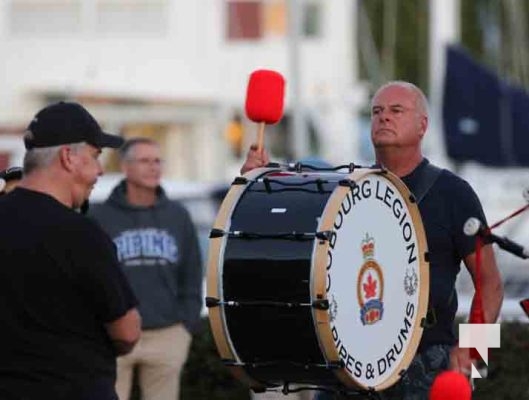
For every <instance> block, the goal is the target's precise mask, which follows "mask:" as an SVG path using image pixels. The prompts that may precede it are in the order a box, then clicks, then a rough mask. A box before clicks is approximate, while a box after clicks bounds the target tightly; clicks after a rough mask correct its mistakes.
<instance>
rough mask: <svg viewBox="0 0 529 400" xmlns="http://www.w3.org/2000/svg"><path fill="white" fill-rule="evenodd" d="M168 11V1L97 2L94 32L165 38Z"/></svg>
mask: <svg viewBox="0 0 529 400" xmlns="http://www.w3.org/2000/svg"><path fill="white" fill-rule="evenodd" d="M168 11H169V10H168V4H167V1H166V0H98V1H97V8H96V28H95V30H96V32H97V33H98V34H100V35H103V36H114V35H126V36H132V35H135V34H138V35H141V36H149V35H151V36H163V35H165V34H166V33H167V32H168V28H169V20H168Z"/></svg>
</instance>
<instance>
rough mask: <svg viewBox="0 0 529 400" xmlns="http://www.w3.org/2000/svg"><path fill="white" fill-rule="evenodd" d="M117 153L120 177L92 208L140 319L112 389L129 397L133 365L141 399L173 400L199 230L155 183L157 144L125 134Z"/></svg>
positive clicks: (192, 298)
mask: <svg viewBox="0 0 529 400" xmlns="http://www.w3.org/2000/svg"><path fill="white" fill-rule="evenodd" d="M120 156H121V169H122V171H123V173H124V174H125V179H124V180H123V181H121V182H120V183H119V184H118V185H117V186H116V187H115V188H114V189H113V191H112V193H111V195H110V197H109V198H108V199H107V200H106V201H105V202H104V203H103V204H101V205H99V206H95V207H93V208H91V210H90V215H91V216H92V217H94V218H95V219H96V220H97V221H99V223H100V224H101V226H102V227H103V228H104V229H105V230H106V231H107V233H108V234H109V235H110V237H111V238H112V239H113V240H114V243H115V244H116V246H117V252H118V258H119V261H120V264H121V267H122V269H123V272H124V273H125V276H126V277H127V278H128V280H129V282H130V284H131V286H132V289H133V291H134V293H135V294H136V296H137V298H138V300H139V303H140V306H139V311H140V315H141V316H142V321H143V325H142V338H141V340H140V342H139V343H138V345H137V347H136V349H135V350H134V351H133V352H132V353H130V354H129V355H127V356H125V357H120V358H119V359H118V372H117V392H118V395H119V398H120V400H127V399H128V398H129V396H130V391H131V382H132V376H133V370H134V367H136V366H137V367H138V372H139V384H140V388H141V392H142V397H143V399H146V400H150V399H157V400H164V399H167V400H175V399H178V396H179V389H180V383H179V382H180V374H181V371H182V367H183V365H184V363H185V361H186V359H187V355H188V351H189V346H190V343H191V332H193V329H194V326H195V325H196V324H197V322H198V320H199V318H200V309H201V306H202V261H201V257H200V251H199V244H198V238H197V235H196V230H195V227H194V225H193V223H192V221H191V219H190V216H189V214H188V212H187V211H186V209H185V208H184V207H183V206H182V205H181V204H179V203H178V202H176V201H172V200H169V199H168V198H167V196H166V195H165V192H164V190H163V188H162V187H161V186H160V178H161V173H162V160H161V151H160V147H159V146H158V144H157V143H156V142H154V141H153V140H151V139H147V138H136V139H131V140H129V141H128V142H126V143H125V145H124V146H123V147H122V148H121V150H120Z"/></svg>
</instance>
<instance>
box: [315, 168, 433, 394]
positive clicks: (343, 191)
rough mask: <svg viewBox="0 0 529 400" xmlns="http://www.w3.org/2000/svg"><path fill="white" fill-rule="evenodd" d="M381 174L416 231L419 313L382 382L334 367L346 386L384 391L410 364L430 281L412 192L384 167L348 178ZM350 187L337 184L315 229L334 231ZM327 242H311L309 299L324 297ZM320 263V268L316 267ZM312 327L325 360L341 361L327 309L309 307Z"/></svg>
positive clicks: (424, 245) (425, 305) (360, 178)
mask: <svg viewBox="0 0 529 400" xmlns="http://www.w3.org/2000/svg"><path fill="white" fill-rule="evenodd" d="M372 174H376V175H384V176H385V177H386V178H387V179H388V180H389V181H390V182H391V183H392V184H393V185H394V186H395V187H396V188H397V189H398V190H399V193H400V194H401V196H402V197H403V199H404V201H405V203H406V206H407V208H408V211H409V214H410V217H411V220H412V223H413V226H414V228H415V233H416V237H417V242H418V249H419V251H418V254H419V255H420V257H419V260H418V263H419V271H420V274H421V275H420V276H421V284H420V288H419V300H421V299H422V301H419V302H418V313H417V317H416V319H415V326H414V327H413V331H412V334H411V338H410V340H409V345H408V347H407V350H406V354H405V355H404V357H403V358H402V360H401V361H400V363H399V364H398V366H396V367H395V368H394V372H393V373H392V374H391V375H390V376H389V377H388V378H387V379H386V380H384V381H383V382H382V383H380V384H378V385H375V386H374V387H367V386H366V385H364V384H362V383H361V382H359V381H358V380H356V379H354V377H353V376H351V375H350V374H349V372H347V370H346V368H345V367H342V368H338V369H336V370H335V375H336V376H337V378H338V379H339V380H340V381H341V382H342V384H344V385H345V386H346V387H351V388H355V387H356V388H357V387H359V386H360V387H362V388H364V389H374V390H376V391H380V390H384V389H386V388H388V387H390V386H392V385H393V384H394V383H396V382H397V381H398V380H399V379H400V377H401V374H400V371H402V370H405V369H407V368H408V367H409V365H410V363H411V361H412V359H413V357H414V355H415V353H416V352H417V348H418V346H419V342H420V340H421V337H422V334H423V327H422V321H423V319H424V318H426V313H427V309H428V299H429V281H430V273H429V271H430V269H429V262H428V261H427V258H426V257H427V256H426V255H427V253H428V246H427V242H426V234H425V230H424V225H423V223H422V218H421V215H420V212H419V207H418V205H417V203H416V202H415V201H412V200H411V199H414V197H413V194H412V193H411V192H410V190H409V189H408V187H407V186H406V185H405V184H404V183H403V182H402V181H401V180H400V179H399V178H398V177H397V176H396V175H394V174H392V173H391V172H389V171H386V170H373V169H360V170H356V171H354V172H352V173H351V174H349V175H348V176H347V179H350V180H352V181H359V180H362V179H364V178H366V177H368V176H369V175H372ZM349 190H350V188H349V187H347V186H337V187H336V188H335V189H334V191H333V193H332V194H331V196H330V197H329V199H328V201H327V205H326V206H325V209H324V211H323V213H322V218H321V220H320V223H319V226H318V231H320V232H321V231H330V230H333V229H334V228H333V225H334V221H335V218H336V215H337V214H338V211H339V209H340V207H341V205H342V202H343V200H344V199H345V197H346V196H347V194H348V192H349ZM329 246H330V244H329V241H328V240H326V241H318V242H315V244H314V249H313V256H312V265H311V282H312V284H311V300H312V301H314V300H321V299H326V278H327V277H326V263H327V251H328V250H329ZM318 266H319V267H318ZM312 315H313V320H314V328H315V330H316V336H317V337H318V341H319V345H320V350H321V352H322V354H323V355H324V357H325V359H326V360H327V362H328V363H336V362H339V361H340V356H339V354H338V350H337V349H336V346H335V345H334V339H333V336H332V332H331V328H330V318H329V312H328V311H327V310H322V309H318V308H313V310H312Z"/></svg>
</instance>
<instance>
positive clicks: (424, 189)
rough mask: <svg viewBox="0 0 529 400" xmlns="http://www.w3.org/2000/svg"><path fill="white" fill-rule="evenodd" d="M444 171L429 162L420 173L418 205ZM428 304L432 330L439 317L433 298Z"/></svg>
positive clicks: (426, 324) (428, 325)
mask: <svg viewBox="0 0 529 400" xmlns="http://www.w3.org/2000/svg"><path fill="white" fill-rule="evenodd" d="M442 171H443V170H442V169H441V168H438V167H436V166H435V165H432V164H430V163H429V162H428V163H427V164H426V165H425V166H424V168H422V170H421V171H420V172H419V177H418V179H417V184H416V185H415V187H414V189H413V195H414V196H415V200H416V201H417V204H420V203H421V201H422V199H424V197H425V196H426V195H427V194H428V191H429V190H430V189H431V187H432V186H433V185H434V183H435V182H436V181H437V178H439V176H440V175H441V172H442ZM430 296H431V295H430ZM429 300H430V301H429V302H428V303H429V304H430V306H429V307H428V312H427V313H426V320H425V321H424V325H423V326H424V328H431V327H433V326H434V325H435V324H436V323H437V316H436V314H435V308H433V307H432V306H431V303H432V302H431V297H430V299H429Z"/></svg>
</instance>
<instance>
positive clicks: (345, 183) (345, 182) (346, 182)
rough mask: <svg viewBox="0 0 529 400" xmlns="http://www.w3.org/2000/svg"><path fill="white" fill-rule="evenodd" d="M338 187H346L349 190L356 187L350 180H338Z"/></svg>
mask: <svg viewBox="0 0 529 400" xmlns="http://www.w3.org/2000/svg"><path fill="white" fill-rule="evenodd" d="M338 185H340V186H345V187H348V188H349V189H351V190H352V189H353V188H354V187H355V186H357V185H356V182H355V181H353V180H351V179H340V180H339V181H338Z"/></svg>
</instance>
